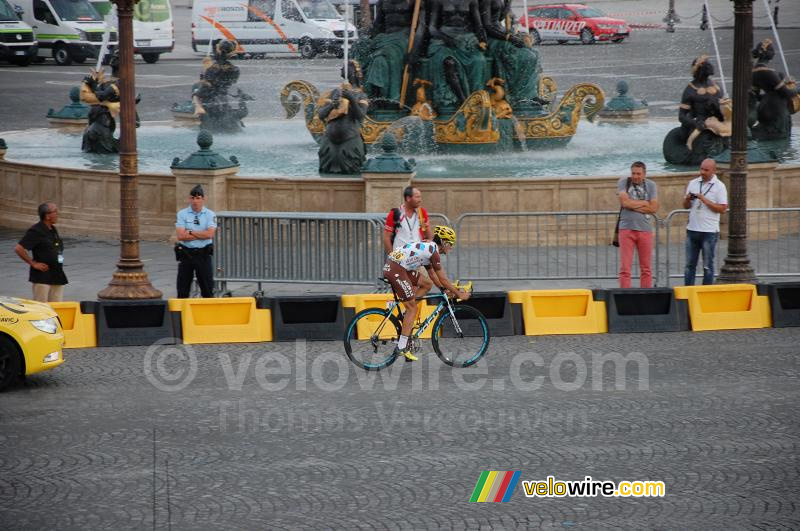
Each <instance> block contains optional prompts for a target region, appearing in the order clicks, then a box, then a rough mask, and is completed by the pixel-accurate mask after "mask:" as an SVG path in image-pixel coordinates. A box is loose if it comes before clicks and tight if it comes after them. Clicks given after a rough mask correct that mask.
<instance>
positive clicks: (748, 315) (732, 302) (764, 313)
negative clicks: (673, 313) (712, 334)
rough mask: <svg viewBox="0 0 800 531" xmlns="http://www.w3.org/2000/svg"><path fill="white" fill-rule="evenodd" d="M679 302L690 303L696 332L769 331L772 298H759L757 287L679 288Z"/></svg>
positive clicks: (729, 285) (690, 312) (751, 285)
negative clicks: (681, 300)
mask: <svg viewBox="0 0 800 531" xmlns="http://www.w3.org/2000/svg"><path fill="white" fill-rule="evenodd" d="M675 298H676V299H686V300H687V301H688V303H689V318H690V321H691V322H692V330H695V331H699V330H738V329H741V328H769V327H771V326H772V315H771V313H770V309H769V297H768V296H766V295H759V294H758V292H757V291H756V286H755V285H753V284H715V285H709V286H681V287H676V288H675Z"/></svg>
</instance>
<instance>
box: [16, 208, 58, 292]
mask: <svg viewBox="0 0 800 531" xmlns="http://www.w3.org/2000/svg"><path fill="white" fill-rule="evenodd" d="M39 220H40V221H39V223H37V224H36V225H33V226H32V227H31V228H29V229H28V232H26V233H25V236H23V237H22V239H21V240H20V241H19V243H18V244H17V246H16V247H15V248H14V251H15V252H16V253H17V254H18V255H19V257H20V258H22V260H23V261H24V262H25V263H27V264H28V265H29V266H31V270H30V274H29V275H28V280H29V281H30V282H31V283H32V284H33V299H34V300H37V301H40V302H60V301H61V300H62V299H63V296H64V284H66V283H67V276H66V275H65V274H64V243H63V242H62V241H61V238H60V237H59V235H58V231H57V230H56V227H55V225H56V223H57V222H58V207H56V204H55V203H42V204H41V205H39ZM28 251H33V259H31V257H30V256H29V255H28Z"/></svg>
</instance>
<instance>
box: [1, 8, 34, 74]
mask: <svg viewBox="0 0 800 531" xmlns="http://www.w3.org/2000/svg"><path fill="white" fill-rule="evenodd" d="M21 16H22V8H18V9H14V8H13V7H12V6H11V4H9V3H8V2H7V1H6V0H0V60H3V59H4V60H6V61H8V62H9V63H14V64H15V65H19V66H28V65H29V64H31V61H33V59H34V58H35V57H36V54H37V53H38V51H39V45H38V43H37V42H36V39H35V38H34V36H33V29H31V27H30V26H29V25H27V24H25V23H24V22H22V20H20V18H21Z"/></svg>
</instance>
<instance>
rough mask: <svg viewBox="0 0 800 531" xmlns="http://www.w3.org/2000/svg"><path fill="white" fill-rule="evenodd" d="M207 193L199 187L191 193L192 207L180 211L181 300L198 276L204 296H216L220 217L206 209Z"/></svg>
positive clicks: (177, 253)
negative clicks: (215, 242)
mask: <svg viewBox="0 0 800 531" xmlns="http://www.w3.org/2000/svg"><path fill="white" fill-rule="evenodd" d="M205 195H206V194H205V192H204V191H203V187H202V186H200V185H199V184H198V185H197V186H195V187H194V188H192V190H191V191H190V192H189V206H188V207H186V208H184V209H183V210H179V211H178V217H177V220H176V221H175V232H176V236H177V239H178V243H177V244H175V258H176V259H177V260H178V298H179V299H186V298H188V297H189V291H190V290H191V287H192V278H193V277H194V276H195V275H197V284H198V285H199V286H200V295H201V296H202V297H213V296H214V264H213V261H212V259H211V256H212V255H213V254H214V245H213V239H214V232H216V230H217V216H216V214H214V212H213V211H212V210H209V209H208V208H206V207H205V206H204V204H203V203H204V202H205Z"/></svg>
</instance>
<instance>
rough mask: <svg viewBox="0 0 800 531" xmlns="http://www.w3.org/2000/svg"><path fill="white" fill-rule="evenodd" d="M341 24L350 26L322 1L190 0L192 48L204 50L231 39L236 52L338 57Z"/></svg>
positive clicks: (350, 28)
mask: <svg viewBox="0 0 800 531" xmlns="http://www.w3.org/2000/svg"><path fill="white" fill-rule="evenodd" d="M345 26H346V27H347V31H348V33H349V36H348V38H349V39H351V40H355V39H356V38H357V37H358V34H357V33H356V27H355V26H354V25H353V24H349V23H348V24H345V21H344V19H343V18H342V16H341V15H340V14H339V12H338V11H336V8H334V7H333V6H332V5H331V4H330V2H328V0H195V2H194V4H193V6H192V49H193V50H194V51H195V52H198V53H207V51H208V48H209V40H211V41H212V42H216V41H218V40H221V39H229V40H234V41H236V42H237V43H238V45H239V51H240V53H247V54H263V53H298V52H299V53H300V55H302V56H303V57H305V58H306V59H310V58H312V57H314V56H315V55H317V54H318V53H320V52H328V53H335V54H337V55H341V54H342V53H343V46H344V44H343V43H344V31H345Z"/></svg>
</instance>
